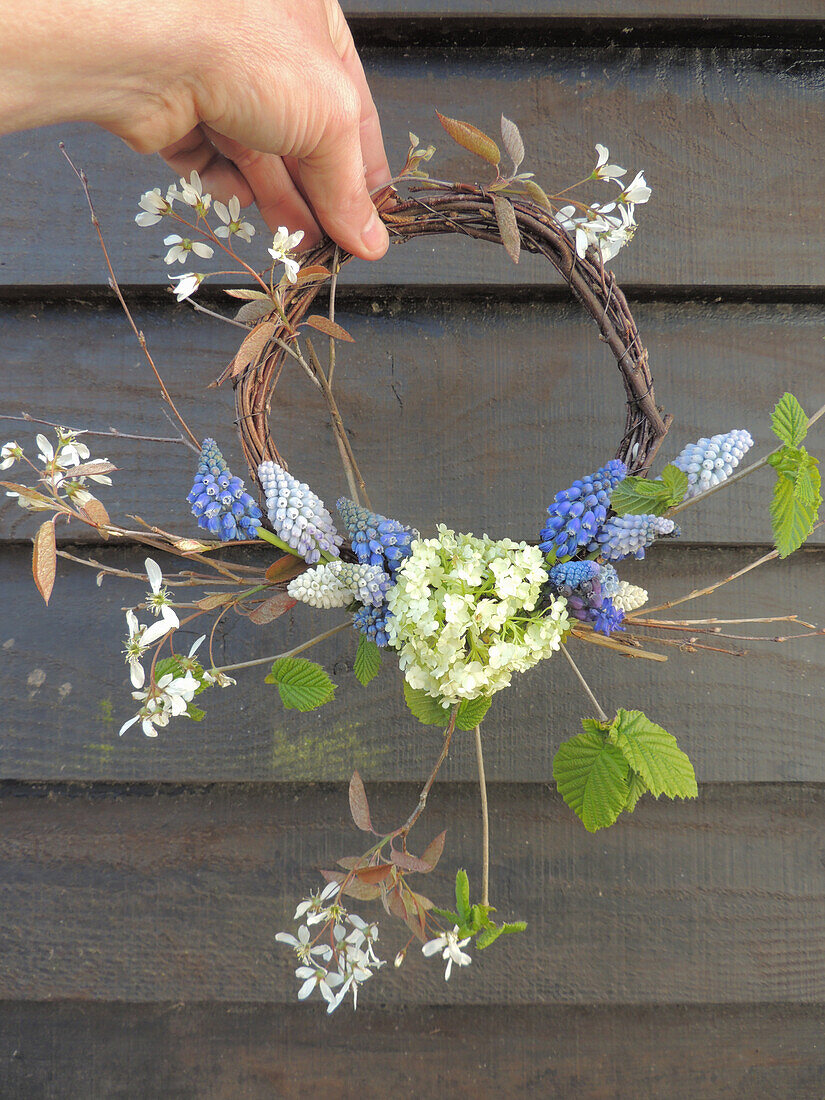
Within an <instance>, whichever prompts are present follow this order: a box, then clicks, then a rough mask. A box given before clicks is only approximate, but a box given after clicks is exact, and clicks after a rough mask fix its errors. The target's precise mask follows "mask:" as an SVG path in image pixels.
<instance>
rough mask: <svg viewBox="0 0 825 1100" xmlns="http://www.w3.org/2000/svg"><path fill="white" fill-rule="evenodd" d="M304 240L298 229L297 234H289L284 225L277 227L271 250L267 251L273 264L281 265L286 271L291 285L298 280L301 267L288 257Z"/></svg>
mask: <svg viewBox="0 0 825 1100" xmlns="http://www.w3.org/2000/svg"><path fill="white" fill-rule="evenodd" d="M303 239H304V231H303V230H302V229H299V230H298V231H297V233H290V232H289V230H288V229H287V227H286V226H285V225H279V226H278V232H277V233H276V234H275V236H274V238H273V240H272V248H270V249H268V252H269V255H270V256H271V257H272V259H273V260H274V261H275V263H282V264H283V265H284V269H285V270H286V277H287V278H288V279H289V281H290V282H291V283H294V282H295V281H296V279H297V278H298V272H299V271H300V269H301V265H300V264H299V263H298V261H297V260H294V259H293V258H292V257H291V256H290V252H292V250H293V249H294V248H297V247H298V245H299V244H300V243H301V241H302V240H303Z"/></svg>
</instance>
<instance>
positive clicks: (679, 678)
mask: <svg viewBox="0 0 825 1100" xmlns="http://www.w3.org/2000/svg"><path fill="white" fill-rule="evenodd" d="M757 556H758V553H755V552H754V551H748V552H743V551H739V552H735V551H711V550H687V549H682V548H678V547H676V546H668V547H663V548H661V549H660V550H659V551H657V552H655V553H653V554H651V555H650V556H649V558H648V560H647V562H645V563H636V564H635V565H634V567H633V568H632V569H629V570H627V575H628V576H629V577H630V578H631V579H633V580H635V581H636V582H640V581H641V582H642V583H645V584H648V585H649V586H650V591H651V595H652V597H653V598H654V599H658V597H660V596H663V595H670V594H674V593H677V594H682V593H686V592H688V591H690V590H691V589H693V588H694V587H696V586H697V585H701V584H704V583H706V582H707V580H708V579H712V578H719V579H721V578H722V577H724V576H727V575H729V574H730V573H732V572H733V571H734V570H735V569H737V568H740V567H741V566H742V565H744V564H747V563H748V562H749V561H752V560H754V559H755V558H756V557H757ZM96 560H99V561H102V562H105V563H108V564H110V565H114V566H115V567H118V568H123V567H126V568H132V569H140V568H141V564H142V556H141V555H138V554H137V553H131V554H126V553H124V552H118V551H100V552H99V553H98V556H97V559H96ZM3 567H4V578H5V579H4V615H3V624H2V627H0V647H2V648H0V652H2V654H3V660H2V662H0V697H2V698H3V701H4V704H3V724H2V729H3V733H2V751H0V767H1V768H2V775H3V776H4V777H14V778H20V779H57V778H83V779H97V778H107V779H158V780H160V779H167V780H187V779H190V780H191V779H200V780H219V779H254V780H269V779H278V780H293V781H298V780H301V781H312V780H344V779H348V778H349V776H350V775H351V773H352V770H353V768H355V767H357V768H359V769H360V770H361V772H362V774H363V775H364V777H365V778H369V779H371V780H378V779H393V778H398V779H410V780H415V779H419V778H421V779H423V778H425V777H426V776H427V775H428V774H429V771H430V767H431V766H432V762H433V761H434V760H435V758H436V756H437V755H438V749H439V747H440V744H441V733H440V731H439V730H438V729H437V728H436V727H427V726H422V725H421V724H420V723H418V722H417V721H416V720H415V719H414V718H413V717H412V716H411V715H410V714H409V712H408V711H407V709H406V707H405V706H404V702H403V698H402V692H401V683H402V681H401V676H400V674H399V673H398V669H397V663H396V662H395V661H394V660H392V659H391V658H388V659H387V660H386V661H385V662H384V667H383V668H382V671H381V673H380V676H379V677H378V678H377V679H376V680H375V681H373V683H372V684H370V685H369V687H368V688H367V689H363V688H361V687H360V685H359V684H358V683H357V682H356V680H355V677H354V675H353V674H352V660H353V657H354V654H355V635H354V633H352V632H350V631H346V632H344V633H343V634H340V635H337V636H336V637H335V638H332V639H330V640H329V641H328V642H326V643H324V644H323V645H322V646H319V647H318V648H317V649H315V650H313V651H312V653H311V654H310V655H311V656H312V657H313V658H315V659H316V660H319V661H321V662H322V664H324V666H325V667H326V668H328V669H330V671H331V673H332V676H333V679H334V680H335V682H336V684H337V685H338V688H337V693H336V698H335V700H334V702H332V703H330V704H328V705H327V706H325V707H323V708H321V709H320V710H318V711H315V712H312V713H309V714H300V713H298V712H296V711H286V710H284V708H283V706H282V705H281V703H280V700H279V699H278V696H277V691H276V689H275V688H274V687H272V686H271V685H267V684H265V683H264V682H263V678H264V675H265V674H266V672H267V668H266V667H265V666H264V667H260V668H252V669H245V670H242V671H240V672H238V673H237V676H238V681H239V687H238V688H231V689H226V690H224V691H218V690H213V691H210V692H209V693H208V694H205V695H203V696H202V697H201V699H200V702H201V703H202V705H203V707H204V709H205V710H206V712H207V717H206V719H205V720H204V721H203V722H202V723H199V724H194V723H186V724H185V725H181V724H174V723H173V724H172V725H171V726H170V727H169V728H168V729H166V730H163V731H161V734H160V737H159V738H158V739H157V741H153V742H151V743H147V741H146V739H145V738H144V736H143V735H142V733H141V732H140V730H139V727H133V728H132V729H131V730H129V731H128V732H127V733H126V734H125V735H124V737H123V739H119V738H118V735H117V734H118V729H119V728H120V726H121V724H122V723H123V722H124V721H125V720H126V719H127V718H128V717H129V716H130V714H131V713H132V709H131V708H132V701H131V699H130V698H129V690H130V688H129V680H128V676H127V674H126V668H125V666H124V664H123V660H122V657H121V655H120V650H121V649H122V641H121V639H122V637H123V635H124V633H125V624H124V619H123V613H122V607H123V606H124V604H128V603H129V602H131V601H133V600H134V601H136V600H139V599H141V598H142V595H143V588H142V587H141V586H140V584H139V583H137V582H133V583H128V582H123V581H117V580H115V581H112V580H106V581H105V582H104V584H103V587H102V588H100V589H98V588H97V587H96V586H95V573H94V571H93V570H91V569H83V568H82V567H81V566H77V565H74V564H72V563H64V562H61V564H60V567H59V577H58V581H57V586H56V589H55V594H54V596H53V598H52V602H51V606H50V607H49V608H48V609H47V608H46V607H44V606H43V604H42V602H41V601H40V597H39V596H38V595H37V594H36V592H35V590H34V586H33V584H32V581H31V576H30V572H29V550H28V548H24V547H21V548H19V549H18V550H16V551H11V550H7V551H6V552H5V553H4V556H3ZM822 570H823V559H822V553H821V551H807V552H802V553H801V554H798V555H797V556H796V557H795V558H792V559H791V560H790V561H787V562H782V563H777V562H774V563H771V564H769V565H767V566H765V567H763V571H762V573H761V576H760V575H759V574H756V575H751V577H749V578H744V579H743V580H741V581H738V582H735V583H734V584H731V585H730V587H729V588H727V589H724V590H723V591H722V592H721V593H720V594H719V596H718V598H717V599H716V600H715V601H714V602H713V603H711V602H710V601H708V600H707V599H705V600H703V601H696V602H694V603H691V604H687V605H683V606H682V608H681V609H677V610H678V611H679V613H680V614H683V615H687V616H688V617H691V618H694V617H704V616H705V615H706V614H708V613H712V614H717V615H719V614H726V615H729V617H733V618H737V617H740V616H748V615H750V614H752V613H753V612H754V593H756V592H759V605H758V611H759V614H765V615H769V614H782V613H787V612H788V611H795V612H797V613H799V614H801V615H802V617H803V618H807V619H808V621H815V622H820V623H822V622H823V620H825V607H824V606H823V593H822ZM211 621H212V617H211V616H204V617H203V620H202V622H203V624H204V625H203V626H201V625H198V624H196V623H193V624H192V625H191V626H190V627H189V628H188V633H187V634H186V637H187V638H189V639H190V640H193V639H194V637H195V636H196V635H197V634H200V633H202V632H203V631H204V630H208V629H209V626H210V624H211ZM344 621H345V616H344V614H343V613H341V612H338V613H332V612H322V611H312V609H310V608H307V607H303V606H300V607H298V608H296V609H295V611H293V612H291V613H290V614H289V615H287V616H284V618H283V619H280V620H278V621H277V622H276V623H274V624H272V625H270V626H267V627H259V628H255V627H253V626H251V625H250V624H249V623H248V622H247V621H246V620H240V619H237V618H236V617H235V616H234V615H233V616H232V617H231V618H229V619H227V620H224V624H225V629H224V627H223V626H222V627H221V628H219V634H218V636H217V642H216V647H215V660H216V661H217V662H218V663H223V664H228V663H236V662H239V661H247V660H255V659H258V658H260V657H266V656H268V655H270V654H277V653H279V652H284V651H285V650H287V649H290V648H292V647H293V646H295V645H297V644H299V643H300V642H302V641H303V640H305V639H306V638H308V637H312V636H313V635H314V634H317V633H320V632H321V631H322V630H324V629H328V628H329V627H330V626H334V625H336V624H337V623H338V622H344ZM723 629H727V630H729V631H730V632H731V633H733V634H745V635H748V634H753V633H755V632H756V631H757V630H759V629H763V630H764V631H766V632H770V633H771V634H775V633H777V632H779V631H781V632H783V633H789V634H795V633H799V632H800V630H801V629H802V628H801V627H794V626H792V625H789V624H783V623H779V624H775V625H773V626H770V625H768V626H764V627H762V628H751V627H748V626H747V625H745V626H735V625H734V626H732V627H729V628H723ZM668 637H670V638H674V637H679V638H681V637H682V635H680V634H677V633H675V632H672V633H670V634H669V635H668ZM688 637H690V635H688ZM699 640H700V641H702V640H704V641H705V642H707V643H708V644H710V645H712V646H716V645H723V646H727V647H729V648H737V649H741V648H743V647H744V648H745V649H747V650H748V654H747V655H746V656H743V657H732V656H728V657H725V656H721V655H720V654H718V653H712V652H696V653H681V652H680V651H679V650H678V649H673V648H668V649H663V650H660V652H663V653H665V654H668V655H669V660H668V662H667V663H666V664H659V663H656V664H653V663H651V662H648V661H643V660H629V659H627V658H623V657H620V656H617V655H615V654H613V653H612V652H608V651H606V650H604V649H602V648H600V647H596V646H593V645H587V644H586V643H584V642H574V643H571V645H572V652H573V653H574V654H575V657H576V660H577V661H579V662H580V664H581V667H582V670H583V672H584V674H585V676H586V677H587V679H588V680H589V681H590V682H591V683H592V684H593V685H595V687H596V691H597V694H598V696H599V698H600V701H601V702H602V703H603V705H604V706H606V707H607V708H608V709H613V708H615V707H617V706H626V707H638V708H640V709H642V710H644V711H645V712H646V713H648V714H649V715H650V717H651V718H653V719H654V720H655V721H658V722H660V723H662V724H663V725H664V726H666V728H668V729H670V730H671V731H672V732H673V733H674V734H676V735H677V736H678V738H679V741H680V743H681V744H682V746H683V747H684V749H685V751H687V752H688V753H689V755H690V756H691V758H692V759H693V760H694V761H695V764H696V769H697V773H698V775H699V778H700V780H705V781H714V782H716V781H733V780H737V781H773V780H795V781H799V780H805V781H816V782H821V781H825V730H823V725H822V721H821V715H822V711H823V704H824V703H825V644H823V640H822V638H812V639H808V640H797V641H790V642H786V643H784V644H781V645H780V644H773V643H770V642H766V643H752V642H741V641H732V640H727V641H726V640H724V639H715V638H714V637H713V636H708V637H704V639H702V638H700V639H699ZM187 644H188V643H187ZM180 647H183V648H185V645H184V644H183V643H180ZM588 713H590V711H589V707H588V704H587V701H586V700H585V698H584V696H583V695H582V693H581V690H580V688H579V686H578V684H577V683H576V681H575V680H574V678H573V676H572V674H571V672H570V670H569V668H568V666H567V665H566V664H565V663H564V662H563V661H562V660H561V658H554V659H553V660H551V661H549V662H544V663H542V664H541V665H540V666H539V667H538V668H536V669H533V670H532V671H531V672H529V673H527V674H525V675H524V676H516V677H515V679H514V684H513V686H512V687H511V688H510V689H509V690H508V691H506V692H502V693H500V694H499V695H497V696H496V698H495V701H494V703H493V706H492V708H491V710H490V712H489V714H488V716H487V718H486V719H485V723H484V728H485V731H486V741H487V750H486V754H487V758H488V759H487V764H488V773H489V775H490V776H491V778H494V779H496V780H499V781H505V780H506V781H514V782H533V781H536V782H543V783H550V782H552V761H553V755H554V753H555V751H556V749H557V748H558V746H559V744H560V742H561V741H562V740H564V739H565V738H567V737H569V736H571V735H572V734H573V733H575V731H576V730H577V729H579V720H580V718H581V717H582V716H583V715H586V714H588ZM475 769H476V765H475V758H474V755H473V750H472V745H471V743H470V740H469V738H463V739H458V740H457V742H456V749H455V751H454V754H453V758H452V759H451V761H450V762H449V765H448V767H447V771H446V773H445V774H446V775H447V776H449V777H452V778H455V779H472V778H473V777H474V776H475Z"/></svg>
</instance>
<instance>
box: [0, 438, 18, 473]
mask: <svg viewBox="0 0 825 1100" xmlns="http://www.w3.org/2000/svg"><path fill="white" fill-rule="evenodd" d="M22 457H23V448H22V447H21V446H20V444H19V443H17V442H15V440H10V441H9V442H8V443H4V444H3V446H2V447H0V470H8V468H9V466H13V465H14V464H15V462H16V461H17V460H18V458H22Z"/></svg>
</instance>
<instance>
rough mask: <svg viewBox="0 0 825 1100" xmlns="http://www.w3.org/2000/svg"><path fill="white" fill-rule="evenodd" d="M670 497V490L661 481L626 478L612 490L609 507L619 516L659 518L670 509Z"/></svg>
mask: <svg viewBox="0 0 825 1100" xmlns="http://www.w3.org/2000/svg"><path fill="white" fill-rule="evenodd" d="M671 496H672V491H671V489H669V488H668V486H667V485H665V483H664V482H662V481H648V480H647V478H644V477H626V478H625V479H624V481H620V482H619V484H618V485H617V486H616V488H615V489H614V490H613V493H612V495H611V497H610V507H611V508H612V509H613V511H614V512H616V513H618V515H620V516H637V515H653V516H661V515H664V513H665V512H666V511H667V510H668V508H669V507H670V505H671ZM680 499H681V498H680Z"/></svg>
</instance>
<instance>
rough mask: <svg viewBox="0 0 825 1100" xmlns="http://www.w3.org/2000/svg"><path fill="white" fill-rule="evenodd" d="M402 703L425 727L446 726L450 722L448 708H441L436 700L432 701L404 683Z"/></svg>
mask: <svg viewBox="0 0 825 1100" xmlns="http://www.w3.org/2000/svg"><path fill="white" fill-rule="evenodd" d="M404 702H405V703H406V704H407V706H408V707H409V708H410V711H411V712H412V714H413V715H414V716H415V717H416V718H417V719H418V721H419V722H422V723H423V724H424V725H425V726H446V725H447V724H448V723H449V721H450V708H449V707H442V705H441V703H439V701H438V699H433V697H432V695H428V694H427V692H426V691H422V690H421V688H413V687H410V685H409V684H408V683H407V682H406V680H405V681H404Z"/></svg>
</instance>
